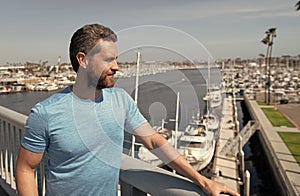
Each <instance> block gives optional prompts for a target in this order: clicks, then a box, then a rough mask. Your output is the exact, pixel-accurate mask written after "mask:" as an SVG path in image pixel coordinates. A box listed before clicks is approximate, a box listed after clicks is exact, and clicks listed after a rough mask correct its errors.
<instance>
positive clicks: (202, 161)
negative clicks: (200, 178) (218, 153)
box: [178, 123, 215, 171]
mask: <svg viewBox="0 0 300 196" xmlns="http://www.w3.org/2000/svg"><path fill="white" fill-rule="evenodd" d="M195 124H197V123H195ZM195 124H193V125H192V126H195V127H196V130H199V128H197V125H195ZM187 129H191V125H190V126H188V127H187ZM194 130H195V129H194ZM191 133H194V135H190V134H191ZM214 151H215V137H214V132H213V131H210V130H207V129H206V130H205V132H199V133H196V134H195V132H192V131H190V130H189V131H187V130H186V131H185V135H183V136H182V137H181V138H180V140H179V148H178V152H179V153H180V154H181V155H182V156H183V157H184V158H185V159H186V160H187V161H188V162H189V163H190V164H191V165H192V166H193V167H194V169H196V170H197V171H200V170H202V169H204V168H205V167H206V166H207V165H208V164H209V163H210V162H211V160H212V158H213V155H214Z"/></svg>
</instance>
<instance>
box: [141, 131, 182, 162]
mask: <svg viewBox="0 0 300 196" xmlns="http://www.w3.org/2000/svg"><path fill="white" fill-rule="evenodd" d="M153 129H155V130H156V131H157V132H158V133H159V134H160V135H162V136H163V137H164V138H165V139H166V140H167V141H168V142H169V143H170V144H171V145H172V146H173V147H174V146H175V143H176V142H175V141H176V139H177V138H179V137H180V134H182V133H180V132H179V133H178V135H177V137H176V134H175V131H173V130H168V129H165V128H163V127H158V126H154V127H153ZM138 158H139V159H141V160H143V161H144V162H147V163H150V164H151V165H154V166H157V167H161V166H163V165H164V163H163V162H162V161H161V160H160V159H159V158H158V157H157V156H156V155H154V154H153V153H152V152H151V151H149V150H148V149H147V148H146V147H145V146H143V145H142V146H140V148H139V150H138Z"/></svg>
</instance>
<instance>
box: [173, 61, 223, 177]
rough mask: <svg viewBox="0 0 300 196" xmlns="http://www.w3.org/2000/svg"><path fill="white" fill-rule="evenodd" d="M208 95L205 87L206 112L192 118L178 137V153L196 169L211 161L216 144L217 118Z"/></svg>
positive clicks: (198, 169)
mask: <svg viewBox="0 0 300 196" xmlns="http://www.w3.org/2000/svg"><path fill="white" fill-rule="evenodd" d="M209 84H210V70H209V65H208V81H207V86H209ZM210 96H211V94H210V91H209V87H207V94H206V98H207V99H206V100H207V104H206V105H207V114H206V115H204V116H202V117H201V118H199V117H198V118H196V119H195V118H192V121H191V122H190V123H189V124H188V125H187V126H186V128H185V130H184V135H183V136H181V137H180V139H179V148H178V151H179V153H180V154H181V155H182V156H184V157H185V159H186V160H187V161H188V162H189V163H190V164H191V165H192V166H193V167H194V169H196V170H197V171H200V170H202V169H204V168H205V167H206V166H207V165H208V164H209V163H210V162H211V160H212V158H213V155H214V151H215V144H216V140H215V131H216V130H218V129H219V120H218V119H217V117H216V116H215V115H213V114H212V113H211V112H210V107H211V104H209V102H210V101H211V97H210ZM197 116H198V115H197Z"/></svg>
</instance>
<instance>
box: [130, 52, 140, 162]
mask: <svg viewBox="0 0 300 196" xmlns="http://www.w3.org/2000/svg"><path fill="white" fill-rule="evenodd" d="M140 58H141V52H140V51H138V52H137V60H136V76H135V94H134V102H135V103H136V104H137V102H138V89H139V72H140ZM134 146H135V136H134V135H132V142H131V156H132V157H133V158H134V151H135V147H134Z"/></svg>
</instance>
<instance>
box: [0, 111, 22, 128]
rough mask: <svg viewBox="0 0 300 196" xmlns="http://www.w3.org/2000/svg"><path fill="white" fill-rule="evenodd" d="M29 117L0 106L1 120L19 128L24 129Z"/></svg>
mask: <svg viewBox="0 0 300 196" xmlns="http://www.w3.org/2000/svg"><path fill="white" fill-rule="evenodd" d="M27 118H28V116H26V115H24V114H21V113H19V112H16V111H14V110H11V109H8V108H6V107H3V106H0V119H2V120H4V121H7V122H9V123H11V124H13V125H14V126H16V127H18V128H21V129H22V128H24V125H25V123H26V120H27Z"/></svg>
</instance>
